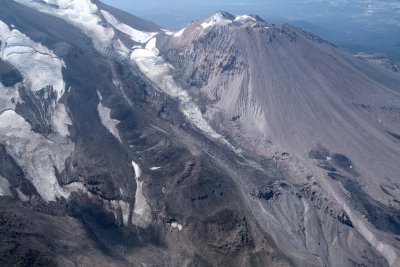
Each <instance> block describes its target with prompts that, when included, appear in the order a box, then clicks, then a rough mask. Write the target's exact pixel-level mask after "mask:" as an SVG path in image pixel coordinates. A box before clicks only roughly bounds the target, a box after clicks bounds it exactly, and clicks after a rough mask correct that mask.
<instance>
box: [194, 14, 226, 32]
mask: <svg viewBox="0 0 400 267" xmlns="http://www.w3.org/2000/svg"><path fill="white" fill-rule="evenodd" d="M231 23H232V20H229V19H226V18H225V17H224V15H223V14H222V13H221V12H217V13H216V14H215V15H214V16H212V17H211V18H210V19H208V21H206V22H203V23H202V24H201V27H203V29H206V28H208V27H211V26H214V25H219V26H225V25H229V24H231Z"/></svg>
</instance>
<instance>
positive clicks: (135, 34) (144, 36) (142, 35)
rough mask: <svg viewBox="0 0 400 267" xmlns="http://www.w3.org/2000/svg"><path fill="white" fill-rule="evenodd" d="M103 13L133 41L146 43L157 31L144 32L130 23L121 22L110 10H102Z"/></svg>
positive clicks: (107, 19) (112, 24) (109, 21)
mask: <svg viewBox="0 0 400 267" xmlns="http://www.w3.org/2000/svg"><path fill="white" fill-rule="evenodd" d="M101 14H102V15H103V17H104V19H105V20H106V21H107V22H108V23H109V24H110V25H111V26H113V27H114V28H115V29H117V30H119V31H120V32H123V33H125V34H126V35H128V36H129V37H130V38H131V39H132V40H133V41H135V42H137V43H146V42H147V41H149V40H150V39H151V38H153V37H154V36H155V35H156V34H157V32H143V31H139V30H136V29H134V28H132V27H131V26H129V25H126V24H124V23H121V22H120V21H118V20H117V19H116V18H115V17H114V16H113V15H111V13H110V12H107V11H105V10H101Z"/></svg>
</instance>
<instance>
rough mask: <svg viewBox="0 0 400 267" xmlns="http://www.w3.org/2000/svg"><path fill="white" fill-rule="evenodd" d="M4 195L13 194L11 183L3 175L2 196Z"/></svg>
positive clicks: (0, 188)
mask: <svg viewBox="0 0 400 267" xmlns="http://www.w3.org/2000/svg"><path fill="white" fill-rule="evenodd" d="M3 196H12V193H11V190H10V183H9V182H8V180H7V179H6V178H4V177H2V176H0V197H3Z"/></svg>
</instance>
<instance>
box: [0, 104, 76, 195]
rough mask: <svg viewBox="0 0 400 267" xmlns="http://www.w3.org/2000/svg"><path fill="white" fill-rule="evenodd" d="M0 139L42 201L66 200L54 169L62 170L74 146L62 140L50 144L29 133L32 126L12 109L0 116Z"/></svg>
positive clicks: (66, 192) (36, 134)
mask: <svg viewBox="0 0 400 267" xmlns="http://www.w3.org/2000/svg"><path fill="white" fill-rule="evenodd" d="M0 140H1V141H2V143H4V144H5V145H6V148H7V152H8V153H9V154H10V156H11V157H12V158H13V159H14V160H15V161H16V162H17V163H18V165H19V166H21V167H23V169H24V171H25V172H26V174H27V179H29V180H30V181H31V182H32V183H33V185H34V186H35V188H36V190H37V191H38V193H39V194H40V196H41V197H42V198H43V200H44V201H46V202H48V201H55V200H56V198H59V197H64V198H68V196H69V192H68V191H67V190H65V189H63V188H62V187H61V186H60V185H59V184H58V180H57V177H56V175H55V169H54V168H57V170H59V171H61V170H63V169H64V165H65V160H66V159H67V158H68V157H69V156H70V155H71V154H72V152H73V145H72V143H68V142H67V141H65V140H64V139H62V138H60V140H57V141H56V142H55V141H52V140H50V139H48V138H45V137H44V136H42V135H40V134H38V133H35V132H33V131H32V130H31V126H30V124H29V123H28V122H26V121H25V120H24V118H22V117H21V116H20V115H18V114H17V113H15V111H13V110H7V111H4V112H3V113H2V114H1V115H0Z"/></svg>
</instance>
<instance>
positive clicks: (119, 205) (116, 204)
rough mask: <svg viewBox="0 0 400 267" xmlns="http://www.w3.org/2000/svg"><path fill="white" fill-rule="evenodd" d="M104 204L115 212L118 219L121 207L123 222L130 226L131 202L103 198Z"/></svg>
mask: <svg viewBox="0 0 400 267" xmlns="http://www.w3.org/2000/svg"><path fill="white" fill-rule="evenodd" d="M103 206H104V207H105V208H106V209H107V210H109V211H110V212H112V213H113V214H114V217H115V219H116V220H118V213H119V209H121V213H122V223H123V224H124V225H125V226H128V224H129V211H130V205H129V203H127V202H125V201H123V200H109V201H106V200H103Z"/></svg>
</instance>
